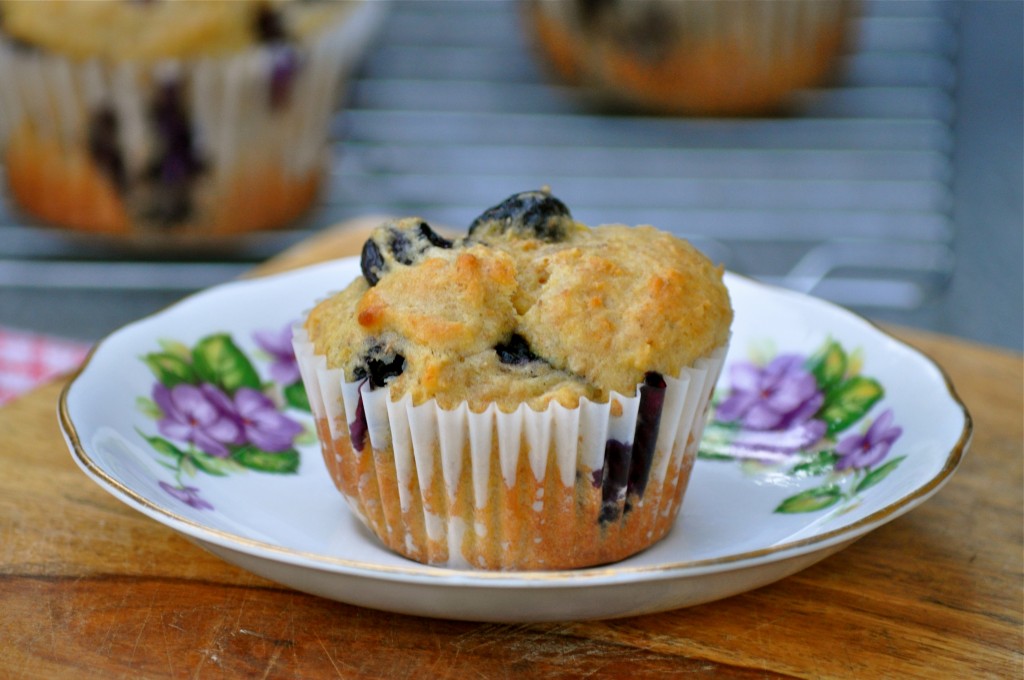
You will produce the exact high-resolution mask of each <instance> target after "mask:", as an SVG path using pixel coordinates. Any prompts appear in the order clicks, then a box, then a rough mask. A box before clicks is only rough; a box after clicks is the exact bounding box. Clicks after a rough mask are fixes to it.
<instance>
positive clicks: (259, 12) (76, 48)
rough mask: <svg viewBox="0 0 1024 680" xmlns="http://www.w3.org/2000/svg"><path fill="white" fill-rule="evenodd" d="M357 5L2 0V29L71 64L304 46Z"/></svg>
mask: <svg viewBox="0 0 1024 680" xmlns="http://www.w3.org/2000/svg"><path fill="white" fill-rule="evenodd" d="M354 4H355V0H329V1H328V0H324V1H322V2H310V1H308V0H306V1H302V2H299V1H298V0H89V1H84V0H0V22H2V23H0V26H2V29H3V32H4V33H5V34H7V35H9V36H11V37H12V38H14V39H15V40H17V41H18V42H19V43H21V44H25V45H29V46H34V47H39V48H43V49H46V50H48V51H51V52H55V53H59V54H64V55H67V56H69V57H72V58H75V59H86V58H90V57H100V58H106V59H116V60H140V61H147V60H155V59H167V58H182V59H184V58H190V57H201V56H215V55H223V54H229V53H232V52H237V51H239V50H243V49H246V48H248V47H251V46H254V45H260V44H267V43H274V42H281V41H294V42H303V41H304V40H306V39H307V38H309V37H311V36H313V35H315V34H316V33H318V32H319V31H320V30H322V29H323V27H324V26H325V25H327V24H329V23H332V22H334V21H337V20H338V19H339V18H340V17H341V16H343V15H344V14H345V13H346V12H348V11H349V10H351V8H352V6H353V5H354Z"/></svg>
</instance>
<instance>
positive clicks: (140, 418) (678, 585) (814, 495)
mask: <svg viewBox="0 0 1024 680" xmlns="http://www.w3.org/2000/svg"><path fill="white" fill-rule="evenodd" d="M357 275H359V265H358V261H357V260H356V259H354V258H350V259H345V260H338V261H335V262H331V263H327V264H323V265H318V266H314V267H310V268H307V269H303V270H299V271H296V272H291V273H287V274H282V275H278V276H274V277H268V278H265V279H257V280H252V281H244V282H237V283H231V284H227V285H224V286H220V287H217V288H213V289H211V290H209V291H206V292H203V293H200V294H198V295H195V296H192V297H190V298H188V299H186V300H184V301H182V302H180V303H178V304H176V305H174V306H172V307H170V308H169V309H167V310H165V311H163V312H160V313H158V314H156V315H154V316H151V317H149V318H146V319H143V320H141V321H138V322H136V323H133V324H130V325H128V326H126V327H124V328H122V329H121V330H119V331H117V332H115V333H114V334H112V335H111V336H110V337H108V338H107V339H105V340H103V341H102V342H101V343H99V345H98V346H97V347H96V349H95V350H94V352H93V353H92V355H91V356H90V358H89V359H88V361H87V362H86V364H85V366H84V367H83V368H82V370H81V371H80V373H79V374H78V375H77V376H76V377H75V378H74V379H73V380H72V381H71V382H70V383H69V385H68V387H67V388H66V389H65V391H64V393H63V394H62V395H61V401H60V423H61V426H62V428H63V432H64V436H65V438H66V440H67V443H68V446H69V448H70V449H71V453H72V456H73V457H74V459H75V461H76V462H77V463H78V464H79V466H80V467H81V468H82V469H83V470H84V471H85V472H86V474H87V475H88V476H89V477H91V478H92V479H93V480H95V481H96V482H97V483H98V484H99V485H100V486H102V487H103V488H104V489H106V490H107V491H108V492H110V493H111V494H113V495H114V496H115V497H117V498H119V499H120V500H122V501H123V502H125V503H126V504H128V505H129V506H131V507H133V508H135V509H137V510H139V511H140V512H142V513H144V514H146V515H148V516H150V517H152V518H153V519H155V520H157V521H158V522H161V523H163V524H165V525H167V526H169V527H171V528H172V529H174V530H176V531H178V532H180V533H182V534H184V535H185V536H187V537H188V538H190V539H192V540H194V541H195V542H197V543H199V544H200V545H201V546H203V547H205V548H207V549H208V550H210V551H211V552H213V553H214V554H216V555H219V556H220V557H222V558H223V559H225V560H227V561H229V562H232V563H234V564H237V565H239V566H241V567H243V568H245V569H248V570H250V571H252V572H255V573H257V574H259V575H261V576H264V577H266V578H269V579H272V580H275V581H278V582H280V583H283V584H287V585H289V586H291V587H294V588H296V589H298V590H302V591H306V592H310V593H314V594H317V595H321V596H324V597H328V598H332V599H336V600H339V601H343V602H348V603H352V604H357V605H362V606H367V607H374V608H378V609H384V610H390V611H396V612H403V613H409V614H417V615H423V616H435V617H444V618H456V619H469V620H480V621H539V620H569V619H586V618H609V617H617V616H628V615H634V614H643V613H649V612H656V611H663V610H666V609H672V608H677V607H683V606H689V605H694V604H699V603H702V602H708V601H711V600H715V599H719V598H723V597H727V596H729V595H733V594H736V593H740V592H743V591H747V590H750V589H753V588H757V587H759V586H762V585H765V584H767V583H771V582H772V581H775V580H778V579H780V578H783V577H785V576H787V575H789V574H792V573H794V572H796V571H798V570H800V569H803V568H805V567H807V566H809V565H810V564H813V563H814V562H817V561H818V560H821V559H822V558H824V557H826V556H828V555H830V554H832V553H834V552H836V551H837V550H840V549H842V548H843V547H845V546H846V545H848V544H849V543H851V542H852V541H854V540H855V539H857V538H859V537H860V536H863V535H864V534H866V533H867V532H869V531H871V530H873V529H876V528H878V527H879V526H881V525H883V524H885V523H886V522H889V521H891V520H893V519H894V518H896V517H898V516H899V515H901V514H903V513H905V512H907V511H908V510H910V509H912V508H913V507H915V506H917V505H918V504H920V503H922V502H924V501H925V500H926V499H927V498H929V497H930V496H931V495H932V494H934V493H935V492H936V491H938V490H939V488H940V487H941V486H942V485H943V484H944V483H945V482H947V481H948V480H949V478H950V476H951V475H952V474H953V472H954V471H955V470H956V467H957V466H958V465H959V463H960V461H961V459H962V457H963V455H964V453H965V452H966V450H967V446H968V443H969V441H970V437H971V420H970V416H969V414H968V413H967V411H966V409H965V408H964V406H963V404H962V403H961V402H960V400H959V398H958V397H957V396H956V394H955V392H954V391H953V388H952V385H951V384H950V382H949V380H948V379H947V377H946V376H945V375H944V374H943V373H942V371H941V370H940V369H939V368H938V367H937V366H935V364H933V363H932V362H931V361H930V360H928V359H926V358H925V357H924V356H922V355H921V354H920V353H918V352H917V351H915V350H913V349H911V348H909V347H907V346H906V345H904V344H903V343H901V342H899V341H897V340H895V339H893V338H892V337H890V336H888V335H886V334H885V333H883V332H881V331H880V330H879V329H878V328H876V327H875V326H873V325H871V324H870V323H868V322H866V321H864V320H863V319H861V318H860V317H858V316H856V315H854V314H851V313H849V312H847V311H845V310H843V309H841V308H838V307H836V306H834V305H831V304H828V303H825V302H822V301H820V300H817V299H814V298H811V297H807V296H804V295H800V294H797V293H792V292H788V291H784V290H780V289H775V288H771V287H767V286H764V285H761V284H758V283H754V282H752V281H750V280H747V279H744V278H741V277H738V276H734V275H731V274H730V275H727V277H726V282H727V284H728V286H729V289H730V292H731V295H732V299H733V305H734V307H735V310H736V320H735V323H734V326H733V339H732V345H731V347H732V349H731V353H730V355H729V358H728V359H727V362H726V368H725V370H724V372H723V375H722V379H721V381H720V384H719V386H718V389H717V390H716V394H715V396H714V399H713V409H712V417H711V421H710V422H709V424H708V427H707V429H706V430H705V435H704V438H703V440H702V445H701V453H700V458H699V459H698V461H697V464H696V467H695V469H694V473H693V481H692V483H691V485H690V488H689V491H688V493H687V497H686V500H685V503H684V504H683V508H682V511H681V513H680V516H679V520H678V522H677V524H676V526H675V528H674V529H673V530H672V531H671V532H670V533H669V535H668V536H667V537H666V538H665V539H664V540H662V541H661V542H660V543H658V544H657V545H655V546H653V547H651V548H650V549H648V550H646V551H644V552H642V553H641V554H639V555H635V556H633V557H631V558H629V559H627V560H624V561H622V562H619V563H617V564H613V565H608V566H604V567H597V568H590V569H581V570H576V571H553V572H539V571H538V572H518V573H494V572H485V571H476V570H460V569H448V568H436V567H429V566H425V565H421V564H418V563H414V562H411V561H409V560H406V559H405V558H402V557H400V556H398V555H395V554H393V553H391V552H389V551H388V550H386V549H385V548H384V547H383V546H382V545H381V544H380V543H378V542H377V540H376V539H375V538H374V537H373V536H372V535H371V534H369V533H368V532H367V531H366V530H365V529H364V528H363V527H362V525H361V524H360V523H359V521H358V520H357V519H356V518H355V517H354V516H353V515H352V514H351V513H350V512H349V510H348V507H347V505H346V504H345V502H344V500H343V498H342V497H341V495H340V494H338V493H337V491H335V489H334V487H333V485H332V483H331V481H330V478H329V476H328V474H327V471H326V469H325V467H324V464H323V461H322V459H321V456H320V452H319V447H318V445H317V444H316V441H315V437H314V435H313V426H312V418H311V417H310V415H309V413H308V405H307V404H306V402H305V399H304V395H303V391H302V389H301V384H300V383H299V382H298V381H299V378H298V375H297V373H296V372H295V367H294V357H293V356H292V355H291V354H290V351H289V344H288V331H287V330H286V329H287V328H289V326H290V323H291V322H292V321H293V320H295V319H297V318H299V317H300V315H301V314H302V312H303V310H305V309H307V308H308V307H309V306H310V305H311V304H312V303H313V301H314V300H315V299H317V298H319V297H322V296H323V295H324V294H325V293H326V292H328V291H331V290H335V289H338V288H340V287H342V286H343V285H344V284H345V283H347V282H348V281H349V280H351V279H352V278H354V277H355V276H357Z"/></svg>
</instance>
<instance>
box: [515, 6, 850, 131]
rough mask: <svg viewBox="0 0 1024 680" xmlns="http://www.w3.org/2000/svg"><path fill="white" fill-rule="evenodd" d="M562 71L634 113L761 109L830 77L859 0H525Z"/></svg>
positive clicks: (540, 44)
mask: <svg viewBox="0 0 1024 680" xmlns="http://www.w3.org/2000/svg"><path fill="white" fill-rule="evenodd" d="M520 1H521V5H522V11H523V20H524V24H525V26H526V28H527V30H528V31H530V32H531V33H532V35H533V37H534V39H535V40H534V42H535V43H536V46H537V49H538V51H539V53H540V55H541V58H542V59H543V60H544V61H545V63H546V64H547V65H549V66H550V67H551V70H552V71H554V73H555V74H557V76H558V77H560V78H561V79H562V80H564V81H565V82H567V83H570V84H573V85H579V86H581V87H584V88H586V89H587V90H589V91H591V92H592V93H593V94H595V95H596V98H597V99H598V100H599V101H600V102H602V103H604V104H609V105H612V106H615V107H619V108H625V109H627V110H633V111H637V112H649V113H657V114H677V115H706V116H721V115H724V116H739V115H761V114H769V113H776V112H779V111H782V110H785V109H786V107H787V106H788V105H790V104H792V98H791V97H792V95H793V93H794V92H795V91H796V90H799V89H803V88H809V87H814V86H817V85H821V84H823V83H825V82H827V81H828V79H829V78H830V77H832V76H833V75H834V74H835V72H836V69H837V64H838V60H839V57H840V56H841V54H842V53H843V50H844V49H845V47H846V45H847V42H848V40H849V37H850V35H849V34H850V29H851V27H850V24H851V21H850V16H851V13H852V10H853V8H854V7H855V4H856V0H520Z"/></svg>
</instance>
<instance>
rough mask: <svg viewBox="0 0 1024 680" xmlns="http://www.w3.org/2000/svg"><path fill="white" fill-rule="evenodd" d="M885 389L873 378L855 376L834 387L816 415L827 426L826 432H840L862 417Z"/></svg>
mask: <svg viewBox="0 0 1024 680" xmlns="http://www.w3.org/2000/svg"><path fill="white" fill-rule="evenodd" d="M884 393H885V390H883V389H882V386H881V385H880V384H879V382H878V381H877V380H875V379H874V378H865V377H863V376H856V377H853V378H850V379H849V380H845V381H843V382H842V383H840V384H839V385H838V386H837V387H835V388H834V389H833V390H832V391H831V392H830V393H829V394H828V395H827V396H826V398H825V405H824V406H823V407H822V408H821V411H819V412H818V417H819V418H821V419H822V420H824V421H825V423H826V425H827V426H828V434H830V435H834V434H836V433H837V432H842V431H843V430H845V429H846V428H848V427H849V426H850V425H853V424H854V423H855V422H857V421H858V420H860V419H861V418H863V417H864V416H865V415H866V414H867V412H868V411H869V410H871V407H872V406H874V404H875V402H877V401H878V400H879V399H881V398H882V395H883V394H884Z"/></svg>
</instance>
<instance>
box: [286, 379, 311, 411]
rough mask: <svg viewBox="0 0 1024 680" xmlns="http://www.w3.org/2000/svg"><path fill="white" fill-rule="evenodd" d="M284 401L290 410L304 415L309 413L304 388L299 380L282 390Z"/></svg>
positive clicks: (307, 397)
mask: <svg viewBox="0 0 1024 680" xmlns="http://www.w3.org/2000/svg"><path fill="white" fill-rule="evenodd" d="M284 400H285V402H286V403H287V404H288V405H289V406H291V407H292V408H297V409H299V410H300V411H305V412H306V413H309V412H310V408H309V396H308V395H307V394H306V388H305V387H303V386H302V381H301V380H300V381H298V382H294V383H292V384H291V385H289V386H288V387H286V388H284Z"/></svg>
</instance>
